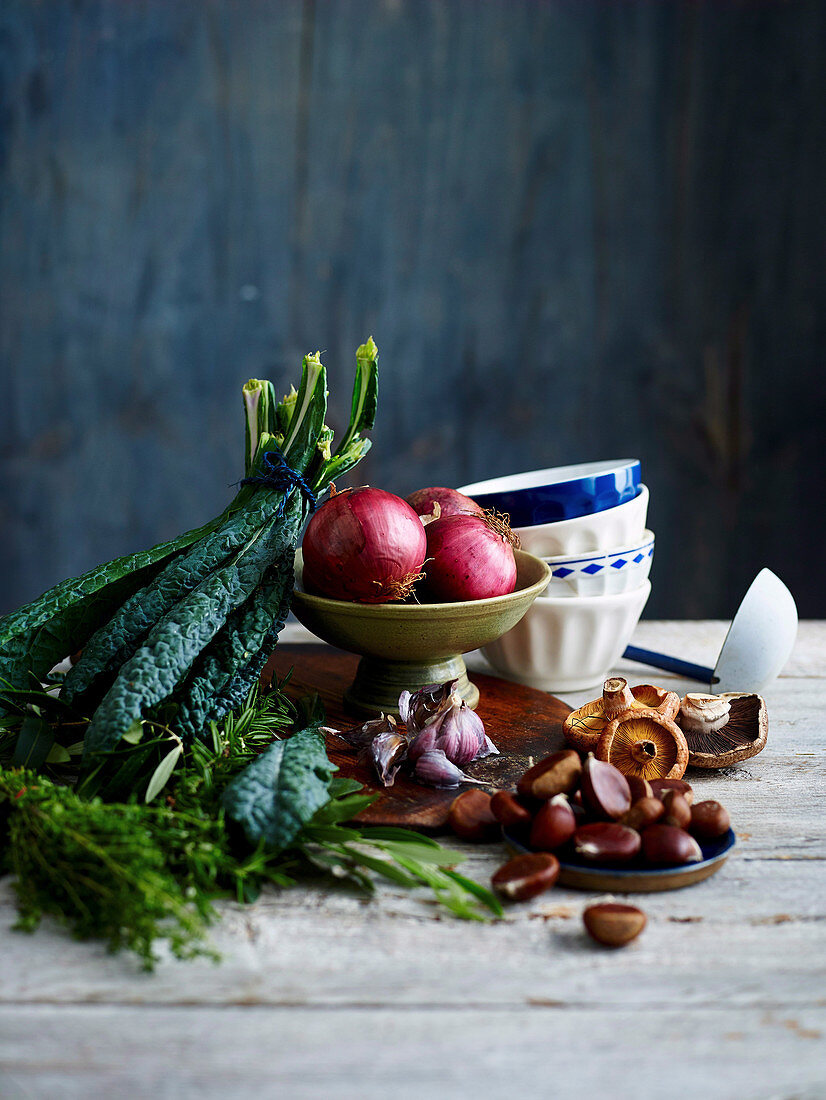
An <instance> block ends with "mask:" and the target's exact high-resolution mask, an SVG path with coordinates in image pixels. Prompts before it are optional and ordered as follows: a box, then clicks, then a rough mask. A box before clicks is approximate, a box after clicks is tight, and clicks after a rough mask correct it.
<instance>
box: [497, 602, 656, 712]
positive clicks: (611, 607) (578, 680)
mask: <svg viewBox="0 0 826 1100" xmlns="http://www.w3.org/2000/svg"><path fill="white" fill-rule="evenodd" d="M650 594H651V582H650V581H645V583H644V584H642V585H641V586H640V587H639V588H636V589H634V590H633V591H631V592H622V593H620V594H618V595H616V596H562V597H548V596H546V597H540V598H539V599H538V600H536V601H535V603H534V604H533V605H532V606H531V607H530V609H529V610H528V612H527V614H526V615H525V617H524V618H523V619H522V620H521V621H520V622H519V623H517V624H516V626H515V627H513V629H511V630H509V631H508V632H507V634H503V635H502V637H501V638H497V640H496V641H495V642H491V643H490V645H486V646H484V647H483V648H482V653H483V654H484V655H485V657H486V658H487V660H488V661H489V662H490V664H491V665H493V667H494V668H495V669H496V670H497V671H498V672H501V673H502V674H504V675H505V676H508V677H510V678H511V679H514V680H519V681H520V682H521V683H523V684H529V685H530V686H531V687H538V688H542V689H543V690H545V691H580V690H581V689H583V688H588V687H592V686H596V685H598V684H601V683H602V682H603V681H604V680H605V678H606V677H607V675H608V673H609V672H610V671H611V669H612V668H613V667H614V665H615V664H616V663H617V661H618V660H619V658H620V657H621V655H622V653H623V651H624V649H625V647H626V646H627V645H628V643H629V641H630V640H631V635H632V634H633V633H634V629H635V627H636V625H637V622H638V621H639V617H640V615H641V614H642V610H643V608H644V607H645V604H646V602H647V600H648V597H649V595H650Z"/></svg>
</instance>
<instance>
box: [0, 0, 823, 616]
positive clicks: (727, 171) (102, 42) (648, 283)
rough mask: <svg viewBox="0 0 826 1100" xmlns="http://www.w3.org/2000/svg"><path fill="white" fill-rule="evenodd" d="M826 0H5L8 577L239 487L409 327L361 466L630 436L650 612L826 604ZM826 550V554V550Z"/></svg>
mask: <svg viewBox="0 0 826 1100" xmlns="http://www.w3.org/2000/svg"><path fill="white" fill-rule="evenodd" d="M824 61H826V5H824V4H823V3H822V2H819V0H811V2H808V3H804V2H796V0H788V2H786V3H762V2H761V3H722V2H717V3H709V4H702V3H695V2H690V3H678V2H668V3H651V2H641V3H632V2H626V3H619V2H617V3H610V2H607V0H606V2H596V0H593V2H587V0H580V2H576V3H574V2H558V3H543V2H539V0H487V2H476V3H473V2H471V0H466V2H460V0H432V2H427V0H383V2H380V0H335V2H333V0H304V2H298V0H281V2H279V0H236V2H233V0H142V2H139V0H74V2H69V0H39V2H36V0H5V2H4V4H3V5H2V9H1V10H0V79H1V80H2V88H1V89H0V97H1V98H0V386H1V388H0V610H3V609H6V608H8V607H11V606H12V605H16V604H17V603H20V602H22V601H23V600H26V599H29V598H31V597H33V596H34V595H35V594H37V593H38V592H39V591H40V590H41V589H42V588H44V587H45V586H47V585H49V584H51V583H53V582H55V581H57V580H59V579H61V578H62V577H64V576H65V575H68V574H71V573H74V572H79V571H81V570H84V569H86V568H88V567H89V566H91V565H92V564H94V563H96V562H97V561H99V560H101V559H105V558H108V557H111V556H114V555H116V554H119V553H121V552H125V551H127V550H130V549H135V548H138V547H140V546H141V545H145V544H148V543H150V542H152V541H155V540H157V539H159V538H161V537H165V536H168V535H171V534H172V533H174V532H177V531H179V530H180V529H182V528H183V527H185V526H188V525H191V524H194V523H196V522H199V521H201V520H203V519H204V518H205V517H207V516H208V515H211V514H213V513H215V512H216V511H217V510H218V509H220V508H221V507H222V505H223V504H224V503H225V501H226V500H227V497H228V494H229V492H230V489H229V488H228V486H229V485H230V483H232V482H234V481H235V480H236V479H237V478H238V477H239V476H240V474H241V471H242V442H243V431H242V423H241V416H240V406H239V387H240V385H241V384H242V383H243V382H244V381H245V380H246V378H247V377H249V376H250V375H257V376H270V377H272V378H273V379H274V380H275V381H276V384H277V385H278V386H279V387H286V386H287V385H288V384H289V382H290V381H291V380H293V379H295V378H296V376H297V372H298V369H299V365H300V361H301V356H302V354H303V353H304V352H305V351H307V350H314V349H315V348H321V349H324V350H325V352H326V354H325V360H326V362H327V364H328V366H329V369H330V376H331V390H332V404H333V420H334V421H338V422H339V423H340V422H341V420H342V417H343V414H344V411H345V406H346V404H347V401H348V397H349V393H348V391H349V385H350V381H349V380H350V374H351V365H352V356H353V351H354V349H355V347H356V346H357V344H358V343H359V342H360V341H361V340H363V339H364V338H365V337H366V336H367V335H368V333H372V334H373V335H374V336H375V338H376V340H377V342H378V344H379V346H380V349H381V368H382V393H381V406H380V413H379V421H378V424H377V430H376V432H375V436H374V439H375V447H374V450H373V452H372V454H371V456H370V457H369V459H368V460H367V461H365V463H364V465H363V467H362V469H361V471H360V473H359V475H358V479H357V480H358V481H360V482H361V481H367V480H369V481H371V482H372V483H374V484H380V485H382V486H384V487H386V488H389V489H391V490H394V491H398V492H408V491H410V490H411V489H413V488H416V487H418V486H420V485H422V484H432V483H447V484H459V483H462V482H464V481H470V480H472V479H478V478H481V477H484V476H492V475H495V474H500V473H507V472H511V471H515V470H520V469H528V468H532V467H540V466H547V465H554V464H561V463H570V462H576V461H582V460H585V459H589V458H598V457H621V456H626V455H638V456H639V457H640V458H641V459H642V460H643V462H644V475H645V480H646V482H647V483H648V485H649V486H650V488H651V493H652V503H651V510H650V526H652V527H653V529H654V530H655V531H656V534H657V539H658V541H657V552H656V555H655V564H654V572H653V579H654V594H653V596H652V598H651V601H650V603H649V606H648V611H647V614H648V615H649V616H721V617H725V616H728V615H729V614H730V612H731V610H732V608H733V606H734V605H735V604H736V602H737V600H738V599H739V597H740V595H741V593H742V591H743V590H744V589H745V587H746V584H747V582H748V581H749V579H750V578H751V576H752V575H753V574H754V572H756V570H757V569H758V568H759V567H760V566H761V565H763V564H769V565H771V566H773V567H774V568H776V569H777V570H778V571H779V572H780V573H781V574H782V575H783V576H784V577H785V578H786V579H787V581H788V582H789V583H790V585H791V586H792V588H793V590H794V591H795V594H796V595H797V597H798V600H799V603H800V607H801V611H802V612H803V613H804V614H808V615H826V586H824V576H826V573H824V570H826V555H824V550H823V544H824V535H826V522H824V519H823V499H824V494H825V493H826V472H825V471H826V461H824V453H823V452H824V445H826V432H825V431H824V422H825V421H826V382H824V367H825V366H826V363H824V359H825V358H826V357H825V356H824V347H825V345H826V339H824V335H825V332H826V264H824V261H825V260H826V212H825V211H826V186H825V185H826V65H825V64H824ZM818 570H820V572H818Z"/></svg>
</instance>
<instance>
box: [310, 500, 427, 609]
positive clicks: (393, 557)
mask: <svg viewBox="0 0 826 1100" xmlns="http://www.w3.org/2000/svg"><path fill="white" fill-rule="evenodd" d="M301 548H302V551H303V554H304V578H303V579H304V585H305V587H306V588H307V590H308V591H310V592H319V593H321V594H322V595H324V596H329V597H331V598H332V599H334V600H354V601H358V602H361V603H384V602H385V601H387V600H401V599H404V598H405V596H407V595H409V593H410V591H411V589H412V587H413V584H414V583H415V581H417V580H418V579H419V578H420V577H421V576H422V573H421V569H422V565H423V563H424V559H425V553H426V550H427V539H426V538H425V532H424V527H423V526H422V522H421V520H420V519H419V517H418V516H417V515H416V513H415V512H414V511H413V509H412V508H411V507H410V505H409V504H408V503H407V502H406V501H404V500H402V498H401V497H397V496H394V495H393V494H392V493H386V492H384V490H382V489H371V488H369V487H364V488H361V489H345V490H344V492H342V493H336V494H335V495H334V496H333V497H331V498H330V500H328V501H327V502H326V503H325V504H322V506H321V507H320V508H319V509H318V511H317V512H316V513H315V515H314V516H313V518H312V519H311V520H310V522H309V523H308V524H307V530H306V531H305V533H304V540H303V542H302V547H301Z"/></svg>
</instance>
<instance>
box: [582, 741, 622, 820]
mask: <svg viewBox="0 0 826 1100" xmlns="http://www.w3.org/2000/svg"><path fill="white" fill-rule="evenodd" d="M581 790H582V798H583V801H584V802H585V805H586V806H587V807H588V809H589V810H590V811H591V813H592V814H594V815H595V816H596V817H601V818H609V819H611V818H613V819H616V818H618V817H622V815H623V814H624V813H625V812H626V811H627V810H629V809H630V807H631V791H630V789H629V787H628V780H627V779H626V778H625V776H624V775H623V774H622V772H621V771H620V770H619V768H615V767H614V765H613V764H608V763H606V762H605V761H604V760H597V758H596V757H595V756H594V754H593V753H592V752H590V753H588V758H587V759H586V761H585V763H584V764H583V766H582V785H581Z"/></svg>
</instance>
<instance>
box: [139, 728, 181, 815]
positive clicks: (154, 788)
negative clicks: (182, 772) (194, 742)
mask: <svg viewBox="0 0 826 1100" xmlns="http://www.w3.org/2000/svg"><path fill="white" fill-rule="evenodd" d="M183 751H184V746H183V744H182V743H180V742H179V743H178V744H177V745H176V746H175V747H174V749H171V750H170V751H169V752H168V753H167V754H166V756H165V757H164V758H163V759H162V760H161V762H160V764H158V766H157V768H155V770H154V772H153V773H152V778H151V779H150V780H149V786H148V787H147V788H146V801H147V802H151V801H152V800H153V799H154V798H157V796H158V795H159V794H160V792H161V791H162V790H163V789H164V787H165V786H166V784H167V782H168V781H169V778H170V776H171V775H172V773H173V772H174V771H175V765H176V764H177V763H178V760H179V759H180V756H181V753H182V752H183Z"/></svg>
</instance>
